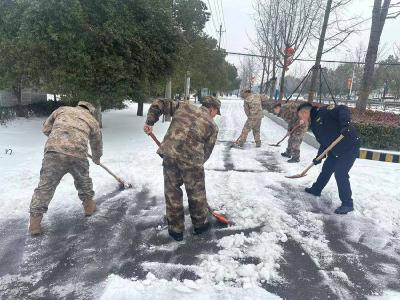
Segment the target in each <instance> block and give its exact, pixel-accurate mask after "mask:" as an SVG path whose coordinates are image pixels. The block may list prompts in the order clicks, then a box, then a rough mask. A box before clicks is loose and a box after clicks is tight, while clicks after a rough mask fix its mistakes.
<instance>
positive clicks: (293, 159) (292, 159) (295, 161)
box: [287, 157, 300, 164]
mask: <svg viewBox="0 0 400 300" xmlns="http://www.w3.org/2000/svg"><path fill="white" fill-rule="evenodd" d="M287 162H288V163H291V164H293V163H298V162H300V159H299V158H294V157H292V158H291V159H289V160H288V161H287Z"/></svg>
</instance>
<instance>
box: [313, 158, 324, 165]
mask: <svg viewBox="0 0 400 300" xmlns="http://www.w3.org/2000/svg"><path fill="white" fill-rule="evenodd" d="M312 162H313V164H314V166H316V165H319V164H320V163H321V162H322V159H320V160H317V157H316V158H314V159H313V161H312Z"/></svg>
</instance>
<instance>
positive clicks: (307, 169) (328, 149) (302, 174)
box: [285, 134, 344, 179]
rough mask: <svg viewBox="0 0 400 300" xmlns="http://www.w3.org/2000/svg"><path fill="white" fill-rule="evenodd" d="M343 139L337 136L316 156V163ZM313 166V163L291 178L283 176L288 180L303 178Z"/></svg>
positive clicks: (342, 136) (341, 136)
mask: <svg viewBox="0 0 400 300" xmlns="http://www.w3.org/2000/svg"><path fill="white" fill-rule="evenodd" d="M343 138H344V135H342V134H341V135H339V137H338V138H337V139H336V140H335V141H334V142H333V143H332V144H331V145H330V146H329V147H328V148H326V150H325V151H324V152H322V153H321V155H320V156H318V157H317V158H316V160H317V161H320V160H322V159H323V158H324V157H325V156H326V155H327V154H328V152H329V151H331V150H332V149H333V147H335V146H336V145H337V144H339V143H340V141H341V140H342V139H343ZM313 166H314V163H311V164H310V165H309V166H308V167H307V168H306V169H305V170H304V171H303V172H301V173H300V174H297V175H293V176H285V177H286V178H290V179H296V178H302V177H304V176H306V175H307V172H308V171H309V170H310V169H311V168H312V167H313Z"/></svg>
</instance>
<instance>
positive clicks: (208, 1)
mask: <svg viewBox="0 0 400 300" xmlns="http://www.w3.org/2000/svg"><path fill="white" fill-rule="evenodd" d="M207 3H208V8H209V10H210V14H211V22H212V24H213V25H214V30H215V31H218V29H217V28H218V26H217V25H216V24H215V20H214V18H213V15H214V14H213V8H212V6H211V3H210V0H207Z"/></svg>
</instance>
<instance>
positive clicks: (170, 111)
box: [144, 97, 221, 241]
mask: <svg viewBox="0 0 400 300" xmlns="http://www.w3.org/2000/svg"><path fill="white" fill-rule="evenodd" d="M220 107H221V102H220V101H219V100H218V99H216V98H214V97H205V98H204V99H203V101H202V106H201V107H198V106H195V105H193V104H191V103H189V102H187V101H184V102H177V101H173V100H170V99H157V100H155V101H154V102H153V103H152V105H151V107H150V109H149V112H148V114H147V120H146V124H145V126H144V131H145V133H147V134H150V133H152V130H153V125H154V124H155V123H156V122H157V121H158V120H159V118H160V116H161V115H163V114H164V115H170V116H172V122H171V125H170V127H169V129H168V131H167V134H166V135H165V137H164V140H163V142H162V144H161V146H160V148H159V149H158V151H157V153H158V154H159V155H160V156H161V157H162V158H163V169H164V194H165V202H166V215H167V221H168V233H169V235H170V236H171V237H172V238H174V239H175V240H177V241H181V240H183V231H184V229H185V225H184V218H185V217H184V210H183V192H182V189H181V186H182V185H185V188H186V193H187V196H188V202H189V212H190V217H191V219H192V223H193V227H194V233H195V234H201V233H203V232H205V231H207V230H208V229H209V227H210V223H209V222H208V220H207V215H208V204H207V198H206V187H205V181H204V163H205V162H206V161H207V160H208V158H209V157H210V155H211V153H212V151H213V148H214V145H215V142H216V140H217V135H218V127H217V125H216V124H215V122H214V120H213V118H214V117H215V116H216V115H217V114H220Z"/></svg>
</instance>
